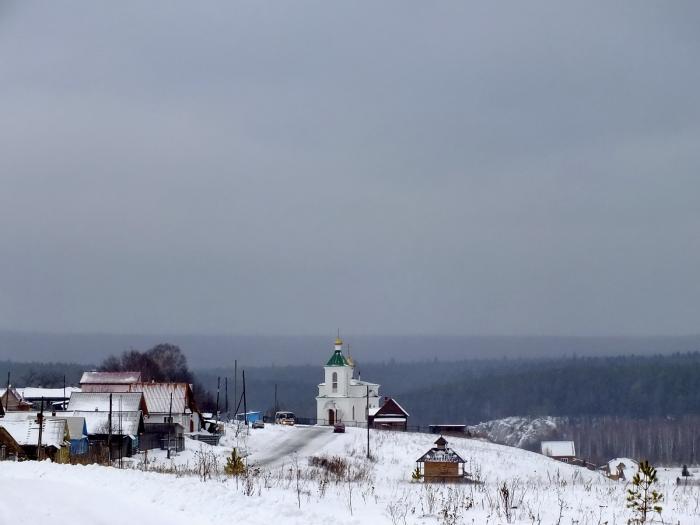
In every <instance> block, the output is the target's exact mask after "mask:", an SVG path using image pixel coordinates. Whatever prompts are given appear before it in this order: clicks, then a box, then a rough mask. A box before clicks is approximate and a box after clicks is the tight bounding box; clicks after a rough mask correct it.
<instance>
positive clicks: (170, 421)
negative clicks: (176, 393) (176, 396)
mask: <svg viewBox="0 0 700 525" xmlns="http://www.w3.org/2000/svg"><path fill="white" fill-rule="evenodd" d="M172 428H173V393H172V392H170V408H169V409H168V459H170V430H171V429H172Z"/></svg>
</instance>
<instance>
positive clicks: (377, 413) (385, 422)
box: [369, 397, 408, 431]
mask: <svg viewBox="0 0 700 525" xmlns="http://www.w3.org/2000/svg"><path fill="white" fill-rule="evenodd" d="M384 399H385V401H384V404H383V405H382V406H381V407H379V408H370V411H369V425H370V427H372V428H379V429H385V430H404V431H405V430H407V429H408V412H406V411H405V410H404V408H403V407H402V406H401V405H399V404H398V403H397V402H396V400H395V399H392V398H390V397H387V398H384Z"/></svg>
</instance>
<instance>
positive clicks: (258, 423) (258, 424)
mask: <svg viewBox="0 0 700 525" xmlns="http://www.w3.org/2000/svg"><path fill="white" fill-rule="evenodd" d="M251 426H252V427H253V428H265V423H263V421H262V419H258V420H257V421H253V424H252V425H251Z"/></svg>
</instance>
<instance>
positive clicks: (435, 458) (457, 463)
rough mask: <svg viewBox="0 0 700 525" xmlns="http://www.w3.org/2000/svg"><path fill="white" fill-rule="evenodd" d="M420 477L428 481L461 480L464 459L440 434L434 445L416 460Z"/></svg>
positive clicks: (463, 472)
mask: <svg viewBox="0 0 700 525" xmlns="http://www.w3.org/2000/svg"><path fill="white" fill-rule="evenodd" d="M416 463H417V468H418V472H419V473H420V477H421V478H422V479H423V480H424V481H426V482H428V483H430V482H442V483H445V482H461V481H464V480H465V479H466V472H465V471H464V463H465V461H464V459H462V457H461V456H460V455H459V454H457V452H455V451H454V450H452V449H451V448H449V447H448V446H447V440H446V439H445V438H444V437H442V436H440V437H439V438H438V440H437V441H435V446H434V447H433V448H431V449H430V450H429V451H428V452H426V453H425V454H423V455H422V456H421V457H420V458H418V459H417V460H416Z"/></svg>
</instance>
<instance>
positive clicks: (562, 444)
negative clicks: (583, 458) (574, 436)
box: [540, 441, 576, 463]
mask: <svg viewBox="0 0 700 525" xmlns="http://www.w3.org/2000/svg"><path fill="white" fill-rule="evenodd" d="M540 449H541V451H542V454H543V455H544V456H547V457H549V458H552V459H556V460H557V461H563V462H564V463H571V462H573V461H574V460H575V459H576V447H575V446H574V442H573V441H543V442H542V443H541V444H540Z"/></svg>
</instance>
